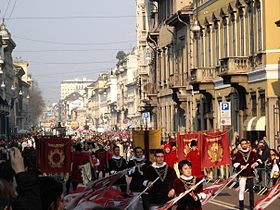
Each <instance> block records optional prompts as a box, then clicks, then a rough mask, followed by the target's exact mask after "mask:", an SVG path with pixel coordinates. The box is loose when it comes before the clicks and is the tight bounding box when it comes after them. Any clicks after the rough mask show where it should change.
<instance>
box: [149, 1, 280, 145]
mask: <svg viewBox="0 0 280 210" xmlns="http://www.w3.org/2000/svg"><path fill="white" fill-rule="evenodd" d="M154 3H157V4H158V5H157V6H158V7H157V8H158V11H157V13H156V14H155V15H154V17H157V20H153V21H152V22H151V23H152V24H154V23H157V24H156V25H155V27H154V28H151V29H150V33H149V38H150V43H151V44H152V43H154V45H153V47H154V56H153V63H152V64H153V65H152V68H151V72H153V73H154V74H153V76H151V78H153V81H152V83H153V84H156V87H153V88H151V89H156V91H154V92H153V93H156V99H157V102H158V106H157V108H156V110H157V112H158V123H159V125H160V126H161V127H162V130H163V131H166V132H167V133H170V132H172V131H178V130H180V128H181V127H185V128H186V131H191V130H214V129H222V128H223V126H222V125H223V122H221V120H220V112H219V109H220V108H219V104H220V103H221V102H225V101H228V102H231V123H230V126H227V127H228V128H229V129H230V130H231V131H232V132H233V131H236V132H238V133H239V136H240V137H241V138H242V137H247V138H249V139H251V140H255V139H260V138H262V137H263V136H265V135H266V136H267V137H268V140H269V143H270V145H271V146H272V147H274V146H275V144H276V141H275V140H276V137H277V135H279V130H280V128H279V116H278V115H276V114H273V113H276V112H275V110H276V109H279V95H280V93H279V91H280V83H279V69H280V68H279V57H280V48H279V46H280V45H279V39H277V34H278V35H279V32H280V31H279V28H277V26H276V25H275V22H276V21H277V20H279V13H280V11H279V10H280V2H279V1H276V0H275V1H274V0H273V1H269V0H255V1H251V0H208V1H203V0H197V1H194V4H189V1H176V0H174V1H168V0H163V1H154ZM153 96H154V95H153ZM154 98H155V96H154ZM170 98H172V100H173V102H172V103H171V101H172V100H170ZM154 110H155V109H154ZM278 113H279V112H278ZM176 120H177V121H178V122H177V123H176ZM278 138H279V137H278Z"/></svg>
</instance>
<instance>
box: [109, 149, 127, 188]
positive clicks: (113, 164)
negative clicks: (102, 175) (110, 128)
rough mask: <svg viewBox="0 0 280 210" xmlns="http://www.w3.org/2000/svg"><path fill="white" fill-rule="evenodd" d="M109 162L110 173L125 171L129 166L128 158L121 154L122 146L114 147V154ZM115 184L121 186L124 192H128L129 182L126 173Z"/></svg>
mask: <svg viewBox="0 0 280 210" xmlns="http://www.w3.org/2000/svg"><path fill="white" fill-rule="evenodd" d="M108 163H109V164H108V165H109V167H108V170H109V174H110V175H112V174H115V173H117V172H119V171H123V170H125V169H126V168H127V163H126V160H125V159H124V158H123V157H121V156H120V148H119V147H118V146H115V147H114V148H113V156H112V158H111V159H109V161H108ZM114 185H115V186H118V187H120V189H121V191H122V192H123V193H126V192H127V183H126V177H125V175H124V176H122V177H121V178H120V179H119V180H118V181H117V182H116V183H115V184H114Z"/></svg>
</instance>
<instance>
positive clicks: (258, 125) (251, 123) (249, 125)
mask: <svg viewBox="0 0 280 210" xmlns="http://www.w3.org/2000/svg"><path fill="white" fill-rule="evenodd" d="M244 129H245V131H265V116H261V117H252V118H249V119H247V120H245V122H244Z"/></svg>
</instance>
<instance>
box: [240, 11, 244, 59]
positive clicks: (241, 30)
mask: <svg viewBox="0 0 280 210" xmlns="http://www.w3.org/2000/svg"><path fill="white" fill-rule="evenodd" d="M239 19H240V55H241V56H244V55H245V28H244V24H245V23H244V21H245V19H244V14H243V9H240V10H239Z"/></svg>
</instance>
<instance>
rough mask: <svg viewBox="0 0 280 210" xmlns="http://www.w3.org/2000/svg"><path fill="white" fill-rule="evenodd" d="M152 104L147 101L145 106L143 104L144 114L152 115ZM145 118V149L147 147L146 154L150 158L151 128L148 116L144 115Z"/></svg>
mask: <svg viewBox="0 0 280 210" xmlns="http://www.w3.org/2000/svg"><path fill="white" fill-rule="evenodd" d="M152 109H153V107H152V105H151V104H150V103H149V102H147V103H146V104H145V105H144V106H143V114H146V113H148V114H147V115H149V116H151V112H152ZM144 118H145V129H144V149H145V156H146V159H147V160H149V159H150V142H149V141H150V139H149V134H150V132H149V128H148V117H144Z"/></svg>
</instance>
